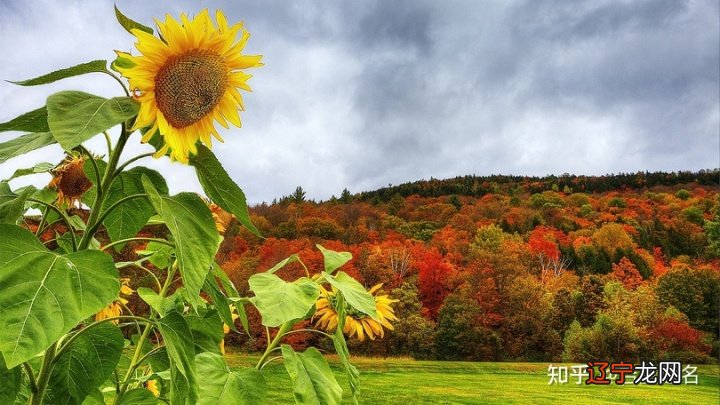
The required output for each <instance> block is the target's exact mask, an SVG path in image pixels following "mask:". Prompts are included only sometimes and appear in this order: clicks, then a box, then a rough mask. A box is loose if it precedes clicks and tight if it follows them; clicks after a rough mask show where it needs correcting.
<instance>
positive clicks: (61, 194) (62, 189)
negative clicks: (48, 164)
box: [48, 155, 93, 207]
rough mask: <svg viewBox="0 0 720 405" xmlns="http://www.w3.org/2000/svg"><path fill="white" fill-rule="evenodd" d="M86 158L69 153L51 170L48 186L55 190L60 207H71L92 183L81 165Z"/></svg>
mask: <svg viewBox="0 0 720 405" xmlns="http://www.w3.org/2000/svg"><path fill="white" fill-rule="evenodd" d="M86 160H87V159H86V158H85V157H83V156H74V155H69V156H68V157H66V158H65V160H63V161H62V163H60V164H59V165H58V166H57V167H56V168H55V169H54V170H53V171H52V173H53V178H52V180H50V184H48V187H50V188H53V189H55V190H56V191H57V202H58V204H59V205H60V206H61V207H71V206H73V205H75V204H76V203H77V202H79V201H80V198H81V197H82V196H83V194H85V192H87V191H88V190H89V189H90V188H91V187H92V186H93V183H92V182H91V181H90V179H88V177H87V176H86V175H85V170H84V169H83V166H84V165H85V161H86Z"/></svg>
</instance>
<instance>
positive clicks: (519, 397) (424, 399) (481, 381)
mask: <svg viewBox="0 0 720 405" xmlns="http://www.w3.org/2000/svg"><path fill="white" fill-rule="evenodd" d="M228 357H229V358H228V361H229V362H230V365H231V367H234V368H237V367H241V366H245V365H251V364H252V365H254V362H256V361H257V359H258V357H257V356H245V355H244V354H241V353H234V354H229V355H228ZM329 360H330V363H331V366H332V367H333V370H334V371H335V375H336V377H337V378H338V381H339V382H340V384H341V386H342V387H343V389H344V390H345V395H344V397H345V403H351V402H350V400H349V387H348V386H347V379H346V378H345V376H344V374H343V372H342V369H341V368H340V365H339V363H338V361H337V359H336V358H335V357H332V356H329ZM353 362H354V364H355V365H356V366H357V367H358V369H359V370H360V372H361V389H362V396H361V401H360V403H361V404H405V405H411V404H412V405H415V404H480V403H490V404H492V403H496V404H507V403H528V404H530V403H532V404H537V403H560V402H564V401H572V402H571V403H576V401H580V400H582V401H583V402H582V403H588V404H619V403H620V404H626V403H627V404H629V403H653V404H717V403H720V375H719V373H720V368H719V367H718V366H698V375H699V378H698V385H680V386H669V385H663V386H650V385H645V384H640V385H633V384H632V383H630V384H626V385H623V386H617V385H610V386H586V385H584V384H583V385H576V384H575V383H574V382H573V381H572V379H571V382H570V383H568V384H564V385H548V377H547V368H548V364H547V363H471V362H440V361H414V360H410V359H370V358H355V359H353ZM263 372H264V373H265V379H266V380H267V382H268V388H269V396H268V402H269V403H272V404H289V403H292V402H293V399H292V390H291V389H290V379H289V378H288V376H287V374H286V373H285V369H284V367H283V365H282V363H280V362H274V363H272V364H270V365H268V366H267V367H265V369H264V370H263Z"/></svg>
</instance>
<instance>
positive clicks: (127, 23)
mask: <svg viewBox="0 0 720 405" xmlns="http://www.w3.org/2000/svg"><path fill="white" fill-rule="evenodd" d="M115 17H116V18H117V20H118V22H119V23H120V25H122V27H123V28H125V30H127V32H129V33H131V34H132V30H133V29H138V30H140V31H145V32H147V33H148V34H152V33H153V29H152V28H150V27H148V26H146V25H142V24H140V23H139V22H136V21H134V20H131V19H130V18H129V17H126V16H125V14H123V13H121V12H120V10H118V8H117V6H115Z"/></svg>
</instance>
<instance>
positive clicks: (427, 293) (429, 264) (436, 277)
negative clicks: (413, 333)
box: [415, 248, 453, 319]
mask: <svg viewBox="0 0 720 405" xmlns="http://www.w3.org/2000/svg"><path fill="white" fill-rule="evenodd" d="M423 250H424V252H422V253H421V254H420V255H418V256H415V267H416V268H417V269H418V290H419V293H420V294H419V295H420V300H421V301H422V303H423V310H424V311H426V314H427V316H428V317H429V318H431V319H435V318H436V317H437V314H438V311H439V310H440V306H441V305H442V303H443V301H444V300H445V297H446V296H447V295H448V293H449V292H450V289H449V285H448V284H449V281H450V278H451V276H452V273H453V268H452V266H451V265H450V264H449V263H447V262H446V261H445V260H443V257H442V255H441V254H440V252H438V250H437V249H434V248H433V249H430V250H425V249H423Z"/></svg>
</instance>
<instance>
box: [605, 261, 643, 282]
mask: <svg viewBox="0 0 720 405" xmlns="http://www.w3.org/2000/svg"><path fill="white" fill-rule="evenodd" d="M612 269H613V271H612V273H611V276H612V277H613V278H614V279H616V280H618V281H620V282H621V283H623V285H624V286H625V288H627V289H628V290H634V289H636V288H638V287H639V286H640V284H642V281H643V278H642V276H641V275H640V272H639V271H638V269H637V268H636V267H635V265H634V264H633V262H631V261H630V259H628V258H627V257H623V258H622V259H620V262H619V263H617V264H614V263H613V265H612Z"/></svg>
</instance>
